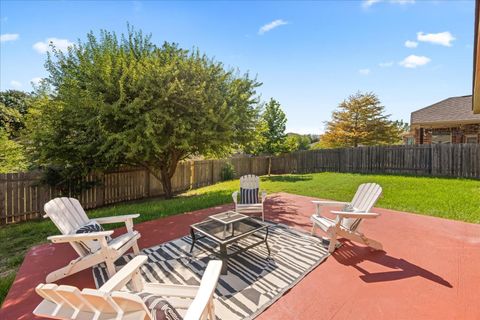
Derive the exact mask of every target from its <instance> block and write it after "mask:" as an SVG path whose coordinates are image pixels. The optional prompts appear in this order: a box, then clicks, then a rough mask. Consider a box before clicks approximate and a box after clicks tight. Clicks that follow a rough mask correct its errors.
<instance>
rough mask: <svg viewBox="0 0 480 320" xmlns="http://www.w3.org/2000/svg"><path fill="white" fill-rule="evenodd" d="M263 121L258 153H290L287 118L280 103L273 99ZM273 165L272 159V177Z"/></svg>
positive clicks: (263, 114) (263, 116)
mask: <svg viewBox="0 0 480 320" xmlns="http://www.w3.org/2000/svg"><path fill="white" fill-rule="evenodd" d="M261 121H262V122H263V124H262V125H261V132H260V136H261V138H260V139H261V141H262V145H260V146H259V148H258V152H259V153H261V154H266V155H278V154H280V153H282V152H287V151H288V146H287V143H286V142H287V135H286V133H285V129H286V124H287V116H286V115H285V113H284V112H283V110H282V108H281V106H280V103H279V102H278V101H276V100H275V99H273V98H271V99H270V101H269V102H268V103H267V104H266V105H265V110H264V111H263V113H262V119H261ZM271 167H272V164H271V158H270V159H269V164H268V174H269V175H270V170H271Z"/></svg>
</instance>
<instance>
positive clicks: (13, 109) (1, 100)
mask: <svg viewBox="0 0 480 320" xmlns="http://www.w3.org/2000/svg"><path fill="white" fill-rule="evenodd" d="M30 104H31V95H30V94H29V93H26V92H23V91H19V90H6V91H0V128H3V129H4V130H5V131H6V132H7V133H8V136H9V137H10V138H18V137H19V135H20V131H21V129H23V128H24V126H25V125H24V119H23V116H24V115H25V114H26V113H27V111H28V108H29V106H30Z"/></svg>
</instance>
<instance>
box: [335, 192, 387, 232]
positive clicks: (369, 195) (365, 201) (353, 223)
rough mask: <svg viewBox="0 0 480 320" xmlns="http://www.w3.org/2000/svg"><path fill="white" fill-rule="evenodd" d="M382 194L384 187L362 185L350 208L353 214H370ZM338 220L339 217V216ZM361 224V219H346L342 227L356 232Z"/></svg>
mask: <svg viewBox="0 0 480 320" xmlns="http://www.w3.org/2000/svg"><path fill="white" fill-rule="evenodd" d="M381 194H382V187H381V186H380V185H378V184H376V183H364V184H361V185H360V186H359V187H358V189H357V192H356V193H355V195H354V196H353V199H352V202H350V204H348V206H349V207H351V210H352V212H370V210H371V209H372V208H373V206H374V205H375V203H376V202H377V200H378V199H379V198H380V195H381ZM338 218H339V216H337V219H338ZM361 222H362V219H360V218H353V219H352V218H344V219H343V221H342V225H343V226H344V227H345V228H348V229H350V230H352V231H354V230H356V229H357V228H358V227H359V226H360V223H361Z"/></svg>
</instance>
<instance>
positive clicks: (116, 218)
mask: <svg viewBox="0 0 480 320" xmlns="http://www.w3.org/2000/svg"><path fill="white" fill-rule="evenodd" d="M138 217H140V214H138V213H136V214H126V215H123V216H112V217H103V218H94V220H95V221H97V222H98V223H100V224H109V223H117V222H126V221H128V220H131V219H135V218H138Z"/></svg>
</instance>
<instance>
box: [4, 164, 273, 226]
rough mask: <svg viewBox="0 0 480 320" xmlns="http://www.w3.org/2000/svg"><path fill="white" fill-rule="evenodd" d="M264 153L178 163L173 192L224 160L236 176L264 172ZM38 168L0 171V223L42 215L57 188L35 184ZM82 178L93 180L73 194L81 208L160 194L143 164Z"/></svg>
mask: <svg viewBox="0 0 480 320" xmlns="http://www.w3.org/2000/svg"><path fill="white" fill-rule="evenodd" d="M266 159H267V158H266V157H255V158H253V157H242V158H232V159H229V160H196V161H184V162H181V163H179V165H178V167H177V170H176V171H175V175H174V176H173V178H172V189H173V191H174V192H182V191H186V190H188V189H192V188H199V187H203V186H207V185H210V184H214V183H216V182H219V181H220V180H221V177H220V172H221V170H222V168H223V167H224V166H225V164H226V163H227V162H230V163H232V164H233V166H234V167H235V171H236V176H237V177H239V176H241V175H244V174H248V173H254V174H257V175H264V174H266V173H267V168H268V167H267V164H268V162H267V160H266ZM40 175H41V173H40V172H25V173H8V174H0V225H4V224H9V223H14V222H19V221H27V220H31V219H36V218H39V217H41V216H42V215H43V205H44V204H45V203H46V202H47V201H49V200H50V199H53V198H55V197H58V196H60V191H59V190H55V189H54V188H52V187H49V186H45V185H39V183H38V180H39V177H40ZM84 180H85V181H97V182H98V183H97V184H95V185H94V186H93V187H92V188H90V189H88V190H85V191H83V192H82V193H81V194H80V195H75V197H76V198H78V199H79V201H80V203H81V204H82V206H83V207H84V208H85V209H93V208H98V207H101V206H104V205H108V204H114V203H118V202H124V201H130V200H137V199H143V198H149V197H157V196H162V195H163V194H164V192H163V188H162V184H161V182H160V181H159V180H158V179H157V178H155V177H154V176H153V175H151V174H149V173H148V172H147V171H146V170H145V169H143V168H124V169H118V170H115V171H109V172H105V173H102V174H91V175H88V176H87V177H85V178H84Z"/></svg>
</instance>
